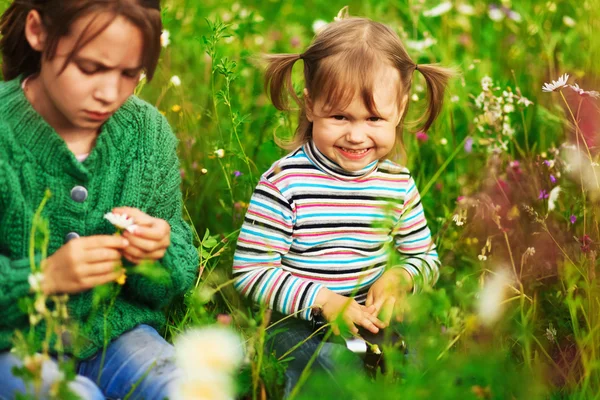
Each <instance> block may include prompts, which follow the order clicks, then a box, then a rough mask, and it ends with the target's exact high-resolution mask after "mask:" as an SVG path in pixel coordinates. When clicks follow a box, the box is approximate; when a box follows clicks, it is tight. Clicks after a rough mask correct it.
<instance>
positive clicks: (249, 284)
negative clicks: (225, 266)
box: [233, 177, 322, 320]
mask: <svg viewBox="0 0 600 400" xmlns="http://www.w3.org/2000/svg"><path fill="white" fill-rule="evenodd" d="M294 220H295V213H294V210H293V207H292V205H291V204H290V202H289V201H288V200H287V199H286V198H285V197H284V196H283V195H282V193H281V192H280V191H279V189H278V188H277V187H276V186H275V185H274V184H273V183H271V182H270V181H269V180H267V179H266V178H264V177H263V178H262V179H261V180H260V182H259V183H258V186H257V187H256V189H255V191H254V194H253V195H252V198H251V200H250V204H249V206H248V211H247V212H246V218H245V221H244V224H243V226H242V230H241V232H240V235H239V237H238V240H237V247H236V251H235V255H234V258H233V274H234V277H235V284H234V285H235V287H236V289H237V290H238V291H239V292H240V293H241V294H242V295H244V296H246V297H248V298H250V299H252V300H254V301H255V302H256V303H259V304H266V305H267V306H268V307H269V308H271V309H275V310H277V311H279V312H281V313H283V314H295V313H299V314H298V317H300V318H302V319H306V320H309V319H310V316H311V313H310V311H311V310H310V308H309V307H311V306H312V305H313V304H314V301H315V297H316V294H317V292H318V291H319V289H320V288H321V287H322V285H320V284H317V283H315V282H313V281H310V280H308V279H304V278H301V277H297V276H294V275H292V274H291V273H290V272H289V271H286V269H285V267H282V265H281V260H282V256H284V255H285V254H286V253H287V252H288V251H289V249H290V246H291V244H292V231H293V225H294Z"/></svg>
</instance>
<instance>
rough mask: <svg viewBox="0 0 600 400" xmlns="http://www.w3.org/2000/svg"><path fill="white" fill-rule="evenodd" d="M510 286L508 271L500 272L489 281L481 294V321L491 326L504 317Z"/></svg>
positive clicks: (502, 270) (501, 270)
mask: <svg viewBox="0 0 600 400" xmlns="http://www.w3.org/2000/svg"><path fill="white" fill-rule="evenodd" d="M509 285H510V277H509V273H508V272H507V270H506V269H500V270H498V271H497V272H496V273H495V274H494V275H493V276H492V277H491V278H489V279H487V280H486V282H485V285H484V287H483V289H482V290H481V292H480V293H479V307H478V309H479V312H478V314H479V319H480V320H481V322H482V323H483V324H484V325H486V326H490V325H492V324H494V322H496V321H497V320H498V319H499V318H500V316H501V315H502V311H503V305H502V302H503V301H504V299H505V296H506V292H507V291H508V288H509Z"/></svg>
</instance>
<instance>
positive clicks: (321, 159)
mask: <svg viewBox="0 0 600 400" xmlns="http://www.w3.org/2000/svg"><path fill="white" fill-rule="evenodd" d="M302 148H303V150H304V153H305V154H306V156H307V157H308V159H309V160H310V161H312V163H313V164H315V165H316V166H317V168H319V169H320V170H321V171H323V172H325V173H326V174H328V175H331V176H333V177H335V178H338V179H341V180H345V181H353V180H357V179H360V178H364V177H366V176H367V175H369V174H371V173H373V172H375V171H376V170H377V166H378V164H379V160H375V161H373V162H371V163H370V164H368V165H367V166H365V167H364V168H362V169H359V170H358V171H347V170H345V169H344V168H342V167H341V166H339V165H338V164H337V163H335V162H334V161H332V160H330V159H329V158H327V156H326V155H325V154H323V153H321V151H320V150H319V149H318V148H317V146H316V145H315V144H314V142H313V141H312V140H311V141H309V142H307V143H306V144H304V146H302Z"/></svg>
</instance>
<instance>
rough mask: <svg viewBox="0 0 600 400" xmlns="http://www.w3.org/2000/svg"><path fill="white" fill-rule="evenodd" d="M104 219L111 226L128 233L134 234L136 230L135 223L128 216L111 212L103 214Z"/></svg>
mask: <svg viewBox="0 0 600 400" xmlns="http://www.w3.org/2000/svg"><path fill="white" fill-rule="evenodd" d="M104 218H106V219H107V220H108V222H110V223H111V224H113V225H114V226H115V228H118V229H121V230H128V231H129V232H134V231H135V230H136V228H137V225H136V224H135V222H133V218H131V217H130V216H128V215H127V214H113V213H111V212H109V213H106V214H104Z"/></svg>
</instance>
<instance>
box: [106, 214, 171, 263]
mask: <svg viewBox="0 0 600 400" xmlns="http://www.w3.org/2000/svg"><path fill="white" fill-rule="evenodd" d="M112 212H113V213H115V214H127V215H128V216H130V217H131V218H133V221H134V222H135V224H136V225H137V227H136V229H135V230H134V231H133V232H129V231H124V232H123V237H124V238H125V239H127V240H128V241H129V246H127V247H126V248H125V250H124V251H123V257H125V258H126V259H127V260H129V261H131V262H132V263H134V264H139V263H140V262H142V261H143V260H153V261H157V260H160V259H161V258H163V257H164V255H165V252H166V251H167V248H168V247H169V245H170V244H171V225H169V223H168V222H167V221H165V220H162V219H160V218H154V217H151V216H149V215H148V214H146V213H144V212H142V211H140V210H138V209H137V208H133V207H118V208H115V209H113V210H112Z"/></svg>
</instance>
